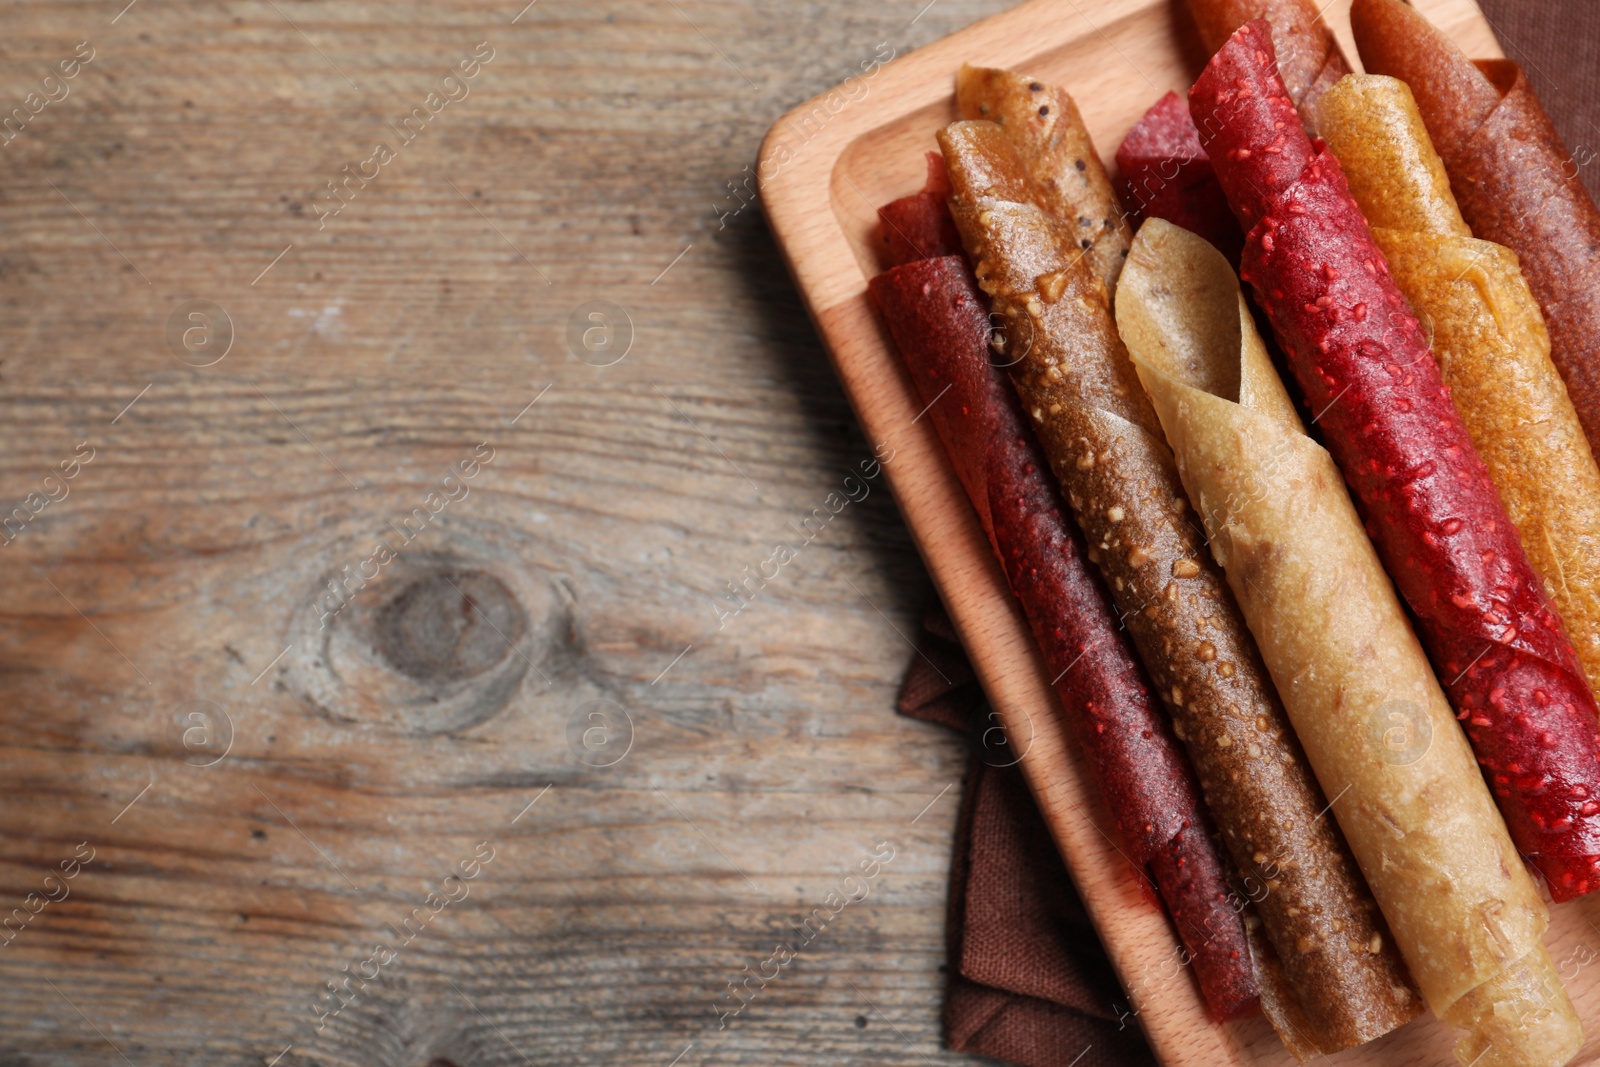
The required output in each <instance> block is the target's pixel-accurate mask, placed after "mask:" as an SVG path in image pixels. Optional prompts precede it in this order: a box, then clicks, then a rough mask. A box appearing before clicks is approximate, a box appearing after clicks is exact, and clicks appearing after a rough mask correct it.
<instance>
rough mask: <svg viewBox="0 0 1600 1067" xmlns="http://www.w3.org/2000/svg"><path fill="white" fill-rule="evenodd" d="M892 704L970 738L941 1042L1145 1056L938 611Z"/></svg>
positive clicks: (974, 1048)
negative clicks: (896, 702) (896, 701)
mask: <svg viewBox="0 0 1600 1067" xmlns="http://www.w3.org/2000/svg"><path fill="white" fill-rule="evenodd" d="M917 647H918V651H919V653H920V654H919V655H917V656H915V657H914V658H913V659H912V661H911V667H910V669H909V670H907V671H906V676H905V681H904V682H902V683H901V686H900V699H899V708H900V711H901V713H903V714H905V715H910V716H913V717H915V718H919V719H926V720H928V721H930V722H937V723H940V724H942V725H945V726H948V727H950V728H952V729H955V730H960V731H962V732H963V733H966V734H967V736H968V737H969V738H970V739H971V742H972V755H971V757H970V758H969V759H968V761H967V773H966V788H965V789H964V790H963V791H962V794H961V814H960V816H959V817H958V819H957V822H956V840H955V848H954V858H953V860H952V862H951V867H950V904H949V910H948V912H947V913H946V916H945V945H946V956H947V959H948V963H947V966H948V967H949V979H948V983H947V986H946V989H945V1005H944V1027H945V1044H946V1045H947V1046H948V1047H950V1048H952V1049H956V1050H958V1051H965V1052H976V1053H979V1054H981V1055H984V1056H993V1057H995V1058H997V1059H1002V1060H1011V1061H1013V1062H1015V1063H1021V1064H1026V1065H1028V1067H1141V1065H1153V1064H1154V1063H1155V1058H1154V1057H1153V1056H1152V1055H1151V1053H1150V1048H1149V1046H1148V1045H1147V1044H1146V1043H1145V1040H1144V1035H1143V1034H1142V1033H1140V1031H1139V1027H1138V1024H1137V1023H1136V1022H1134V1021H1133V1020H1132V1017H1131V1016H1130V1017H1128V1018H1127V1019H1125V1020H1124V1021H1123V1022H1121V1023H1119V1022H1118V1021H1117V1012H1116V1008H1117V1007H1120V1008H1122V1009H1123V1010H1124V1011H1126V1010H1127V1001H1126V998H1125V997H1123V995H1122V990H1121V987H1120V986H1119V985H1118V984H1117V979H1116V975H1115V974H1113V973H1112V970H1111V964H1110V962H1109V961H1108V960H1107V959H1106V954H1105V950H1104V949H1103V948H1101V946H1100V941H1099V939H1098V938H1097V937H1096V936H1095V932H1094V927H1093V926H1091V925H1090V923H1089V916H1088V915H1087V913H1085V911H1084V909H1083V902H1082V901H1081V900H1080V899H1079V898H1078V893H1077V890H1076V889H1074V888H1073V885H1072V879H1071V878H1070V877H1069V876H1068V874H1067V870H1066V868H1065V867H1064V866H1063V865H1062V863H1061V857H1060V854H1059V853H1058V852H1057V851H1056V846H1055V842H1054V841H1053V840H1052V839H1051V837H1050V831H1049V829H1048V828H1046V826H1045V823H1044V819H1043V817H1041V816H1040V814H1039V809H1038V807H1036V806H1035V805H1034V802H1033V798H1032V796H1030V795H1029V793H1028V786H1027V783H1026V782H1024V781H1023V778H1022V772H1021V771H1019V770H1018V769H1017V767H1016V766H1015V763H1016V757H1015V755H1014V754H1013V753H1012V752H1011V750H1010V749H1009V748H1008V747H1007V746H1006V743H1005V738H1004V736H1003V734H1002V733H1001V732H1000V730H998V729H997V728H996V720H995V719H994V718H993V717H992V716H991V715H990V712H989V705H988V702H987V701H986V700H985V699H984V696H983V690H982V688H981V687H980V686H979V685H978V681H977V679H976V678H975V677H974V676H973V673H972V667H971V666H970V665H969V664H968V663H967V657H966V653H964V652H963V651H962V650H961V644H960V642H959V641H958V640H957V639H956V635H955V631H954V629H953V628H952V627H951V625H950V620H949V618H948V617H947V616H946V615H945V613H944V609H943V608H942V607H941V606H940V605H938V604H937V603H935V604H934V605H933V606H931V607H930V608H929V609H928V612H927V617H926V618H925V619H924V621H923V634H922V637H921V640H920V641H918V644H917Z"/></svg>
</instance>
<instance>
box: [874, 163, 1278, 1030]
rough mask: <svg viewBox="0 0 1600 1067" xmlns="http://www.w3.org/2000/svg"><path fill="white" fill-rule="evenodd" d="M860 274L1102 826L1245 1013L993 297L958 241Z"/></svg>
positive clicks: (1131, 673) (1112, 620)
mask: <svg viewBox="0 0 1600 1067" xmlns="http://www.w3.org/2000/svg"><path fill="white" fill-rule="evenodd" d="M934 158H935V159H937V158H938V157H937V156H935V157H934ZM943 173H944V164H943V162H942V161H941V162H940V163H939V173H938V175H937V176H934V175H931V174H930V179H929V186H930V188H935V189H936V188H940V187H941V186H942V184H943ZM933 214H938V215H941V216H944V217H945V219H946V220H947V221H946V225H949V223H948V217H949V213H948V212H947V211H946V209H945V206H944V202H943V199H942V197H941V198H940V199H938V200H929V199H928V198H927V197H926V196H925V195H923V194H916V195H914V196H911V197H906V198H904V199H902V200H898V201H895V202H894V203H893V204H889V205H887V206H886V207H884V208H882V209H880V211H879V216H880V218H881V219H882V220H883V222H884V225H885V226H886V227H888V226H891V225H892V226H895V227H900V228H902V229H904V230H907V231H916V232H922V233H930V232H937V230H938V224H937V221H936V220H933V219H930V218H921V219H920V220H919V219H918V218H917V216H928V215H933ZM891 220H893V221H892V222H891ZM868 289H869V291H870V292H871V294H872V298H873V300H874V301H875V302H876V303H877V305H878V308H879V310H880V311H881V312H882V313H883V318H884V321H885V323H886V324H887V325H888V327H889V333H890V334H891V335H892V336H893V338H894V341H895V344H896V346H897V347H898V348H899V349H900V353H901V356H902V357H903V358H904V359H905V362H906V367H907V369H908V370H909V371H910V372H911V377H912V379H913V381H914V382H915V383H916V387H917V391H918V393H919V394H920V395H921V397H922V402H923V403H924V404H926V405H927V411H928V418H929V419H930V420H931V421H932V422H933V425H934V428H935V430H936V431H937V432H938V434H939V439H940V441H941V442H943V444H944V447H945V451H946V452H947V453H948V454H949V456H950V461H951V464H952V465H953V466H954V467H955V469H956V474H957V476H958V477H959V478H960V479H961V484H962V486H963V488H965V489H966V492H967V496H968V499H970V500H971V501H972V506H973V508H974V510H975V511H977V513H978V518H979V520H980V521H981V523H982V525H983V528H984V531H985V532H986V533H987V534H988V535H989V542H990V544H991V545H992V546H993V547H994V551H995V555H996V557H998V559H999V560H1000V563H1001V566H1002V568H1003V569H1004V571H1005V575H1006V581H1007V583H1008V584H1009V585H1010V587H1011V591H1012V593H1013V594H1014V595H1015V596H1016V598H1017V601H1018V603H1019V604H1020V605H1021V607H1022V610H1023V614H1024V615H1025V616H1026V617H1027V619H1028V624H1029V626H1030V627H1031V629H1032V630H1033V634H1034V637H1035V639H1036V640H1037V641H1038V643H1039V649H1040V652H1041V653H1042V655H1043V659H1044V664H1045V668H1046V670H1048V671H1049V672H1050V674H1051V676H1052V677H1054V678H1055V690H1056V694H1057V696H1058V697H1059V698H1060V701H1061V707H1062V709H1063V711H1064V712H1065V716H1066V721H1067V725H1068V727H1069V729H1071V731H1072V734H1073V737H1074V739H1075V740H1076V741H1077V744H1078V747H1079V749H1080V750H1081V751H1082V752H1083V754H1084V759H1085V762H1086V763H1087V765H1088V770H1089V776H1090V779H1091V782H1092V785H1093V787H1094V788H1095V790H1096V791H1097V792H1098V793H1099V794H1100V797H1101V798H1102V800H1103V801H1104V811H1105V813H1106V814H1107V815H1109V816H1110V817H1111V819H1112V820H1113V827H1112V829H1113V831H1114V832H1113V833H1112V834H1111V835H1109V836H1110V837H1111V839H1112V840H1113V842H1114V843H1115V844H1116V846H1117V848H1118V849H1119V850H1120V851H1121V852H1122V853H1123V855H1124V856H1125V857H1126V858H1127V860H1128V862H1129V863H1130V864H1131V865H1132V866H1133V868H1134V870H1135V872H1136V873H1137V874H1138V876H1139V877H1140V880H1141V883H1142V884H1144V885H1146V887H1147V891H1148V885H1149V883H1150V882H1151V881H1153V882H1154V884H1155V891H1156V894H1157V895H1159V897H1160V899H1161V901H1162V902H1163V903H1164V904H1165V905H1166V908H1167V913H1168V915H1170V916H1171V918H1172V923H1173V926H1174V927H1175V928H1176V929H1177V932H1178V936H1179V939H1180V941H1181V942H1182V944H1183V950H1184V953H1185V954H1186V955H1187V956H1188V957H1189V962H1190V964H1191V965H1192V966H1193V967H1194V976H1195V980H1196V982H1197V984H1198V986H1199V990H1200V992H1201V994H1202V995H1203V996H1204V998H1205V1001H1206V1006H1207V1008H1208V1009H1209V1010H1210V1012H1211V1014H1212V1016H1213V1017H1214V1018H1216V1019H1220V1020H1227V1019H1237V1018H1242V1017H1244V1016H1246V1015H1249V1014H1253V1013H1254V1012H1255V1010H1256V1009H1257V1006H1258V994H1257V988H1256V981H1255V976H1254V972H1253V970H1252V968H1251V961H1250V947H1249V944H1248V942H1247V940H1246V934H1245V923H1244V919H1243V917H1242V915H1241V910H1242V901H1241V900H1239V898H1237V897H1236V896H1235V895H1234V894H1233V893H1232V891H1231V890H1230V887H1229V884H1228V875H1227V867H1226V865H1225V863H1224V862H1223V860H1222V858H1221V857H1220V856H1219V855H1218V853H1217V851H1216V846H1215V844H1214V843H1213V842H1212V840H1211V836H1210V833H1211V831H1210V820H1209V819H1208V818H1207V817H1206V815H1205V813H1204V810H1203V809H1202V808H1201V806H1200V795H1199V788H1198V786H1196V784H1195V781H1194V772H1193V771H1192V770H1191V769H1190V767H1189V763H1188V760H1187V759H1186V758H1185V757H1184V755H1183V753H1182V751H1181V750H1180V749H1179V747H1178V742H1177V739H1176V738H1174V737H1173V736H1172V731H1171V728H1170V726H1169V725H1168V724H1167V722H1166V720H1165V718H1164V717H1163V716H1162V714H1161V713H1160V711H1159V710H1158V709H1157V707H1156V703H1155V701H1154V699H1153V698H1152V697H1151V695H1150V692H1149V689H1148V688H1147V687H1146V685H1145V681H1144V677H1143V675H1142V674H1141V672H1140V670H1139V666H1138V664H1137V663H1136V662H1135V661H1134V658H1133V653H1132V650H1131V649H1130V648H1129V647H1128V644H1127V639H1126V637H1125V636H1124V635H1123V634H1122V632H1121V630H1120V628H1119V627H1118V625H1117V620H1116V617H1115V616H1114V615H1113V614H1112V610H1111V604H1110V602H1109V601H1108V600H1107V598H1106V595H1105V591H1104V590H1103V589H1102V588H1101V587H1100V583H1099V581H1098V579H1096V578H1095V577H1094V575H1093V574H1092V573H1091V572H1090V570H1089V565H1088V562H1087V560H1086V559H1085V558H1084V547H1083V540H1082V537H1081V536H1080V535H1079V534H1078V531H1077V528H1076V527H1075V526H1073V525H1072V521H1071V519H1069V518H1068V517H1067V515H1066V511H1065V508H1064V506H1063V505H1062V503H1061V499H1060V495H1059V493H1058V492H1057V490H1056V487H1055V483H1054V481H1053V480H1052V479H1051V477H1050V474H1049V472H1048V470H1046V468H1045V465H1044V457H1043V456H1042V455H1040V454H1039V446H1038V444H1037V443H1036V442H1035V441H1034V439H1033V436H1032V434H1030V433H1029V432H1028V429H1027V427H1026V426H1025V425H1024V424H1023V421H1022V413H1021V411H1020V410H1019V409H1018V407H1017V400H1016V397H1015V396H1014V395H1013V394H1012V392H1011V389H1010V387H1009V386H1008V385H1007V384H1006V382H1005V375H1004V372H1003V371H1001V370H1000V369H999V368H997V367H996V366H994V365H993V364H992V363H991V362H990V354H989V344H990V327H989V315H988V310H987V307H986V305H985V301H984V299H983V296H982V294H981V293H979V292H978V288H977V284H976V283H975V282H974V281H973V279H972V270H971V268H969V267H968V266H967V261H966V259H965V258H963V257H962V256H960V255H955V256H944V257H942V258H925V259H924V258H916V257H915V256H914V255H913V256H911V257H908V261H907V262H904V263H903V264H902V265H898V266H895V267H893V268H892V269H890V270H888V271H885V272H884V273H882V274H879V275H878V276H877V277H875V278H873V279H872V281H871V282H870V283H869V285H868Z"/></svg>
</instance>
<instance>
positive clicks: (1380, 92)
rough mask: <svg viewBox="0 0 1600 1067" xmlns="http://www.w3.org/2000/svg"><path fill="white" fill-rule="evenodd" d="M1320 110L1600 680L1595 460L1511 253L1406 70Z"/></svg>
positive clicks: (1594, 686)
mask: <svg viewBox="0 0 1600 1067" xmlns="http://www.w3.org/2000/svg"><path fill="white" fill-rule="evenodd" d="M1318 113H1319V115H1320V121H1319V123H1318V128H1319V129H1320V130H1321V131H1322V135H1323V137H1324V138H1326V139H1327V142H1328V148H1329V149H1330V150H1331V151H1332V152H1333V154H1334V155H1336V156H1338V157H1339V163H1340V165H1341V166H1342V167H1343V168H1344V173H1345V177H1346V178H1347V179H1348V180H1349V182H1350V193H1351V195H1352V196H1354V197H1355V199H1356V203H1357V204H1358V205H1359V206H1360V208H1361V211H1362V213H1363V214H1365V215H1366V217H1367V222H1368V223H1369V224H1370V225H1371V227H1372V237H1373V240H1375V241H1377V242H1378V247H1379V248H1381V249H1383V254H1384V256H1385V257H1386V258H1387V259H1388V261H1389V270H1390V273H1391V274H1393V276H1394V280H1395V283H1396V284H1397V285H1399V286H1400V291H1401V292H1402V293H1404V294H1405V296H1406V299H1407V300H1409V301H1410V302H1411V307H1412V310H1414V311H1415V312H1416V313H1417V315H1418V317H1419V319H1421V320H1422V321H1423V323H1424V324H1425V325H1426V326H1427V327H1428V328H1429V332H1430V333H1431V335H1432V337H1433V355H1434V359H1435V361H1436V362H1437V363H1438V364H1439V370H1440V372H1441V374H1442V375H1443V377H1444V383H1445V385H1446V386H1447V387H1448V388H1449V390H1450V397H1451V399H1452V400H1454V401H1455V406H1456V409H1457V410H1458V411H1460V412H1461V417H1462V419H1463V420H1464V421H1465V422H1466V424H1467V432H1468V433H1469V434H1470V435H1471V436H1472V443H1473V444H1474V445H1476V446H1477V448H1478V452H1479V453H1480V454H1481V455H1482V456H1483V459H1484V462H1485V463H1487V464H1488V465H1489V476H1490V477H1491V478H1492V479H1494V484H1495V488H1497V489H1499V490H1500V499H1501V502H1502V503H1504V504H1505V506H1506V512H1507V513H1508V514H1509V515H1510V516H1511V521H1512V522H1513V523H1515V524H1516V527H1517V532H1518V533H1520V534H1521V535H1522V545H1523V547H1524V548H1525V549H1526V550H1527V553H1528V559H1529V561H1530V562H1532V563H1533V566H1534V569H1535V570H1537V571H1538V572H1539V575H1540V577H1541V578H1543V579H1544V590H1545V593H1546V594H1547V595H1548V596H1549V597H1550V601H1551V603H1552V604H1553V605H1554V606H1555V609H1556V614H1557V615H1559V616H1560V617H1561V621H1562V624H1563V625H1564V626H1565V628H1566V632H1567V636H1568V638H1570V639H1571V641H1572V645H1573V648H1574V650H1575V651H1576V652H1577V653H1578V659H1579V660H1580V661H1581V662H1582V664H1583V669H1584V673H1585V675H1586V676H1587V678H1588V681H1589V689H1590V691H1591V692H1600V469H1597V468H1596V467H1595V462H1594V456H1593V454H1592V453H1591V452H1590V450H1589V442H1588V441H1587V440H1586V439H1585V438H1584V435H1583V427H1582V425H1581V424H1580V423H1579V422H1578V414H1577V412H1576V411H1574V410H1573V407H1572V401H1571V399H1570V398H1569V397H1568V396H1567V387H1566V386H1565V385H1564V384H1563V383H1562V381H1561V375H1560V374H1559V373H1557V371H1556V367H1555V364H1554V363H1552V362H1551V361H1550V338H1549V335H1548V334H1547V333H1546V332H1545V327H1544V317H1543V316H1542V315H1541V314H1540V313H1539V305H1538V303H1537V302H1536V301H1535V300H1534V298H1533V294H1532V293H1531V292H1529V290H1528V284H1527V282H1526V281H1525V280H1524V279H1523V277H1522V271H1521V270H1520V269H1519V267H1518V263H1517V256H1516V253H1514V252H1512V251H1511V250H1510V249H1508V248H1506V247H1505V246H1503V245H1498V244H1493V243H1491V242H1489V241H1480V240H1476V239H1474V238H1473V236H1472V232H1471V231H1470V230H1469V229H1468V228H1467V224H1466V222H1465V220H1463V219H1462V217H1461V212H1460V211H1459V210H1458V209H1457V207H1456V201H1455V197H1453V196H1452V195H1451V193H1450V181H1449V179H1448V178H1447V177H1446V176H1445V170H1444V164H1443V162H1442V161H1441V160H1440V158H1439V154H1438V153H1437V152H1435V151H1434V148H1433V142H1432V141H1431V140H1430V139H1429V138H1428V131H1427V129H1426V127H1425V126H1424V124H1423V120H1422V116H1421V114H1420V113H1418V111H1417V107H1416V103H1415V101H1414V100H1413V98H1412V95H1411V90H1410V89H1408V88H1407V87H1406V84H1405V83H1404V82H1402V81H1400V80H1398V79H1396V78H1387V77H1383V76H1381V75H1376V74H1366V75H1357V74H1352V75H1349V76H1347V77H1346V78H1344V79H1342V80H1341V81H1340V82H1339V83H1338V84H1337V85H1335V86H1334V87H1333V88H1332V89H1330V90H1329V91H1328V92H1327V93H1326V94H1325V95H1324V96H1323V98H1322V100H1321V102H1320V103H1319V104H1318ZM1552 888H1553V891H1555V890H1559V887H1552ZM1556 899H1558V900H1559V899H1563V897H1562V895H1561V894H1560V893H1559V892H1557V896H1556Z"/></svg>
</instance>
